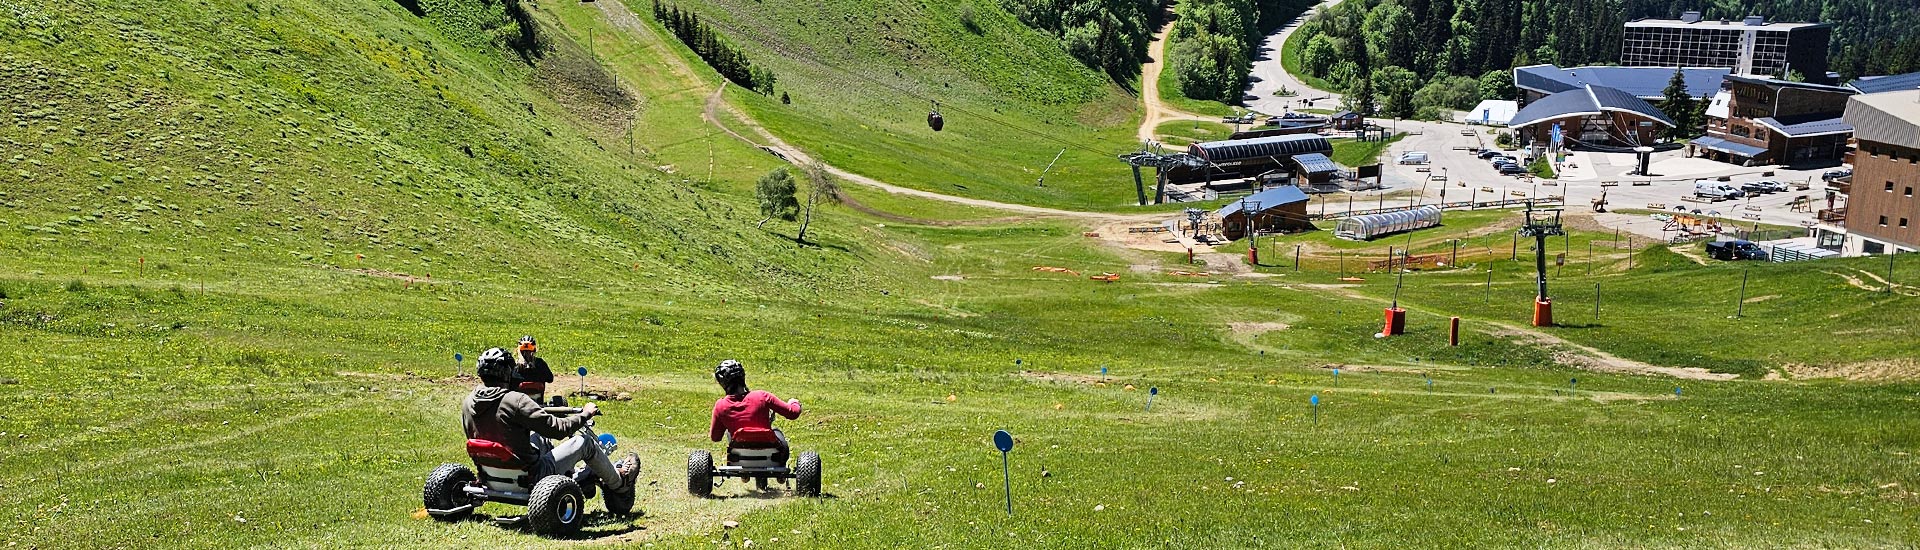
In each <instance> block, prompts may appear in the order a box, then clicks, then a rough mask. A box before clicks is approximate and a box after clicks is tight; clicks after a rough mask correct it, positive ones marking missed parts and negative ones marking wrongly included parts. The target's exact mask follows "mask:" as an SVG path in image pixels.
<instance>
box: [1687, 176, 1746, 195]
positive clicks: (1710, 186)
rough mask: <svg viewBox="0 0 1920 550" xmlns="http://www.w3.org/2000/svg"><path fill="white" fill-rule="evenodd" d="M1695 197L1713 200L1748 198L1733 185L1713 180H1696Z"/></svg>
mask: <svg viewBox="0 0 1920 550" xmlns="http://www.w3.org/2000/svg"><path fill="white" fill-rule="evenodd" d="M1693 196H1695V197H1700V198H1703V199H1712V200H1732V199H1737V198H1740V197H1745V196H1747V194H1746V193H1744V192H1741V191H1740V190H1739V189H1735V188H1734V187H1733V186H1732V185H1730V184H1727V183H1722V182H1718V181H1713V180H1694V181H1693Z"/></svg>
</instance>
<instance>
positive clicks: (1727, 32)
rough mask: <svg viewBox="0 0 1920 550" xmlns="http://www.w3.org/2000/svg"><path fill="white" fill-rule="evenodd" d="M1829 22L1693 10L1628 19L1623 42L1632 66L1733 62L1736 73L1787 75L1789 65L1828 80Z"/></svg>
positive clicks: (1623, 56)
mask: <svg viewBox="0 0 1920 550" xmlns="http://www.w3.org/2000/svg"><path fill="white" fill-rule="evenodd" d="M1832 37H1833V27H1832V26H1830V25H1828V24H1826V23H1779V22H1769V21H1767V20H1766V18H1765V17H1761V16H1758V15H1753V16H1748V17H1747V18H1746V19H1744V20H1741V21H1726V20H1720V21H1707V20H1703V19H1702V18H1701V17H1700V12H1697V11H1690V12H1686V13H1685V14H1684V15H1681V16H1680V18H1679V19H1640V20H1637V21H1629V22H1627V25H1626V34H1625V38H1624V39H1623V40H1622V44H1621V47H1620V64H1621V65H1623V66H1628V67H1728V68H1731V69H1733V74H1736V75H1756V76H1770V77H1775V78H1785V77H1786V76H1787V72H1788V71H1789V70H1791V71H1795V72H1798V73H1800V74H1801V75H1803V76H1804V77H1806V79H1807V81H1809V82H1827V81H1828V76H1827V42H1828V41H1830V40H1831V39H1832Z"/></svg>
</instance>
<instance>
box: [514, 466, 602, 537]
mask: <svg viewBox="0 0 1920 550" xmlns="http://www.w3.org/2000/svg"><path fill="white" fill-rule="evenodd" d="M586 522H587V497H586V496H585V495H584V494H583V493H581V492H580V484H578V483H574V481H573V478H571V477H567V476H562V475H552V476H547V477H545V478H543V479H541V480H540V483H539V484H536V485H534V486H533V495H532V496H531V497H530V498H528V499H527V523H528V525H531V526H532V527H533V532H535V533H539V534H542V535H565V534H569V533H572V532H574V531H578V530H580V525H581V524H584V523H586Z"/></svg>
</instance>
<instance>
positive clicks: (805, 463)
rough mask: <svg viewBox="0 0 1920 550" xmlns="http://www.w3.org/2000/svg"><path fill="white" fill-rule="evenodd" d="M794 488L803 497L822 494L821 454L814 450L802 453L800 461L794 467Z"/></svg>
mask: <svg viewBox="0 0 1920 550" xmlns="http://www.w3.org/2000/svg"><path fill="white" fill-rule="evenodd" d="M793 490H794V492H796V493H800V496H803V497H817V496H820V454H819V453H815V452H813V451H804V452H801V453H800V461H799V462H798V463H796V464H795V465H794V467H793Z"/></svg>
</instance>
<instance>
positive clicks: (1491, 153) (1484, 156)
mask: <svg viewBox="0 0 1920 550" xmlns="http://www.w3.org/2000/svg"><path fill="white" fill-rule="evenodd" d="M1475 156H1477V157H1480V160H1489V159H1492V158H1493V157H1497V156H1500V152H1499V151H1495V150H1492V149H1488V150H1485V151H1481V152H1480V154H1478V155H1475Z"/></svg>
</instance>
